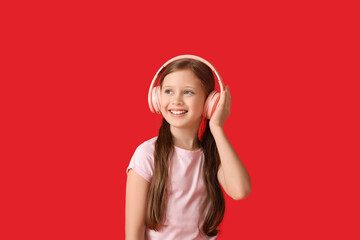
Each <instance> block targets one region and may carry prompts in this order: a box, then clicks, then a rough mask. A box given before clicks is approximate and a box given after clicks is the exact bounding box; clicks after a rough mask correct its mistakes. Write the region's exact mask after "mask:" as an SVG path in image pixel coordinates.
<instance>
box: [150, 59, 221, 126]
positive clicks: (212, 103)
mask: <svg viewBox="0 0 360 240" xmlns="http://www.w3.org/2000/svg"><path fill="white" fill-rule="evenodd" d="M179 59H193V60H198V61H200V62H202V63H204V64H205V65H207V66H208V67H209V68H210V69H211V70H212V71H213V73H215V76H216V78H217V80H218V83H219V85H220V94H222V92H223V82H222V79H221V77H220V75H219V73H218V72H217V71H216V69H215V67H214V66H213V65H211V63H209V62H208V61H206V60H205V59H203V58H201V57H198V56H195V55H180V56H177V57H174V58H171V59H170V60H168V61H167V62H166V63H165V64H164V65H162V66H161V68H160V69H159V70H158V71H157V73H156V74H155V76H154V78H153V80H152V82H151V85H150V89H149V94H148V102H149V108H150V111H151V112H153V113H158V114H161V105H160V94H161V92H160V86H157V87H155V85H156V84H157V82H158V80H159V76H160V75H159V74H160V72H161V71H162V70H163V69H164V68H165V67H166V66H168V65H169V64H170V63H172V62H174V61H176V60H179ZM220 94H219V92H217V91H212V92H211V93H210V94H209V96H208V97H207V99H206V101H205V105H204V110H203V114H202V115H203V117H206V118H207V119H210V118H211V116H212V115H213V113H214V112H215V109H216V107H217V104H218V102H219V100H220V96H221V95H220Z"/></svg>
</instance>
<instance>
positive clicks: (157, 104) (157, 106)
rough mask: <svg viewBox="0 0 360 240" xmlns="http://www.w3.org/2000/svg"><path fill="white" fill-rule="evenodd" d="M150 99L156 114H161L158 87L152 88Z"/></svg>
mask: <svg viewBox="0 0 360 240" xmlns="http://www.w3.org/2000/svg"><path fill="white" fill-rule="evenodd" d="M151 96H152V99H151V101H152V102H151V103H152V105H153V107H154V110H155V112H156V113H158V114H160V113H161V105H160V86H157V87H154V88H153V90H152V95H151Z"/></svg>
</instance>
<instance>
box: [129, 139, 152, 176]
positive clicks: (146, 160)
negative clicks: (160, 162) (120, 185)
mask: <svg viewBox="0 0 360 240" xmlns="http://www.w3.org/2000/svg"><path fill="white" fill-rule="evenodd" d="M130 169H132V170H134V171H135V172H136V173H137V174H139V175H140V176H141V177H143V178H144V179H145V180H146V181H148V182H151V178H152V175H153V172H154V150H153V147H152V146H150V145H149V143H147V142H145V143H143V144H141V145H140V146H138V147H137V148H136V150H135V153H134V154H133V156H132V158H131V160H130V163H129V166H128V168H127V169H126V173H128V172H129V170H130Z"/></svg>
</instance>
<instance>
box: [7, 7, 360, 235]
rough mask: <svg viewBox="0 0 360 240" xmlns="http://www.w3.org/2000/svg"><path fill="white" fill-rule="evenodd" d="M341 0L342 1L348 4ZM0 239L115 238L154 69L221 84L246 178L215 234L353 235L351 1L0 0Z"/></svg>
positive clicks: (150, 119)
mask: <svg viewBox="0 0 360 240" xmlns="http://www.w3.org/2000/svg"><path fill="white" fill-rule="evenodd" d="M354 2H355V1H354ZM0 9H1V10H0V11H1V14H0V18H1V35H2V36H1V41H2V42H3V43H2V44H1V53H0V58H1V61H2V63H1V72H0V74H1V75H0V77H1V85H0V91H1V92H0V93H1V94H0V97H1V106H0V107H1V119H2V122H3V123H2V124H1V132H0V136H1V139H2V144H1V166H0V170H1V175H0V177H1V201H2V202H3V203H2V204H1V207H0V211H1V212H0V218H1V220H2V222H3V223H2V224H1V225H0V228H1V231H0V238H1V239H38V240H40V239H124V235H125V233H124V220H125V182H126V174H125V169H126V167H127V165H128V163H129V161H130V158H131V156H132V154H133V152H134V151H135V148H136V147H137V146H138V145H139V144H140V143H142V142H143V141H145V140H147V139H149V138H151V137H153V136H155V135H157V131H158V127H159V124H160V120H161V118H160V116H158V115H154V114H152V113H151V112H150V111H149V109H148V105H147V91H148V87H149V84H150V82H151V80H152V78H153V76H154V74H155V73H156V71H157V70H158V68H159V67H160V66H161V65H162V64H163V63H164V62H165V61H167V60H168V59H170V58H172V57H174V56H176V55H180V54H195V55H199V56H201V57H203V58H205V59H207V60H208V61H210V62H211V63H212V64H213V65H214V66H215V67H216V68H217V69H218V71H219V73H220V74H221V76H222V77H223V80H224V82H225V84H227V85H229V87H230V93H231V96H232V112H231V115H230V117H229V119H228V120H227V122H226V124H225V131H226V133H227V136H228V138H229V139H230V141H231V142H232V144H233V146H234V148H235V149H236V151H237V153H238V155H239V157H240V159H241V160H242V161H243V163H244V164H245V166H246V168H247V170H248V171H249V173H250V176H251V179H252V192H251V194H250V196H249V197H248V198H246V199H244V200H241V201H234V200H231V199H230V198H229V197H226V214H225V218H224V221H223V222H222V224H221V226H220V228H221V233H220V235H219V240H222V239H359V238H360V233H359V230H358V227H359V214H360V211H359V200H360V199H359V183H360V181H359V175H358V172H359V171H358V170H359V163H358V162H359V160H360V156H359V155H360V154H359V88H358V87H357V86H356V84H357V83H358V82H359V79H360V78H359V45H358V43H359V35H358V32H359V9H358V8H357V7H356V5H355V4H354V3H353V2H349V1H298V2H294V1H247V2H240V1H218V2H209V1H188V0H186V1H132V2H130V1H128V2H125V1H96V2H95V1H83V2H79V1H69V2H64V1H58V2H54V1H43V2H39V1H28V2H17V1H12V3H11V4H10V3H4V2H2V3H1V6H0Z"/></svg>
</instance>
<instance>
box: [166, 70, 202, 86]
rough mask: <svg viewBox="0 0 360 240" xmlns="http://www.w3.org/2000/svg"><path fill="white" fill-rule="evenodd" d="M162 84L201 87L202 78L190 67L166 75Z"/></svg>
mask: <svg viewBox="0 0 360 240" xmlns="http://www.w3.org/2000/svg"><path fill="white" fill-rule="evenodd" d="M162 86H193V87H201V81H200V79H199V78H198V77H197V76H196V75H195V74H194V73H193V72H192V71H191V70H189V69H184V70H178V71H175V72H172V73H170V74H168V75H166V76H165V78H164V80H163V82H162Z"/></svg>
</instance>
